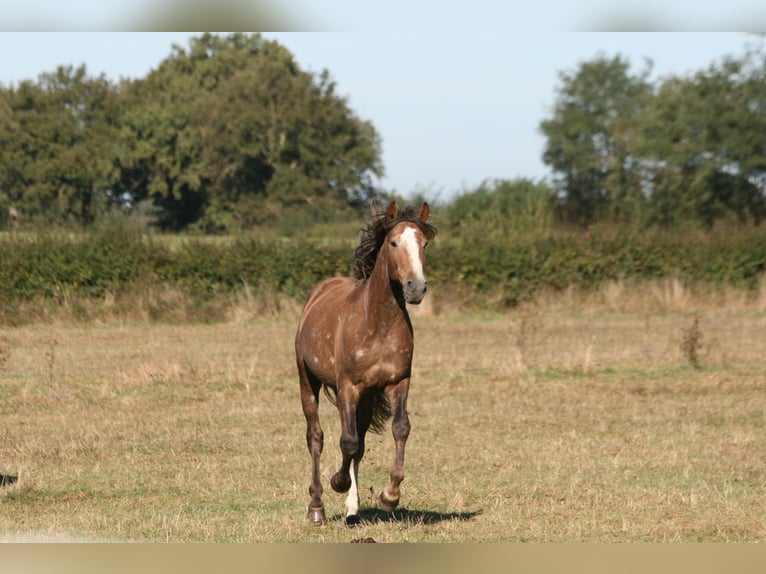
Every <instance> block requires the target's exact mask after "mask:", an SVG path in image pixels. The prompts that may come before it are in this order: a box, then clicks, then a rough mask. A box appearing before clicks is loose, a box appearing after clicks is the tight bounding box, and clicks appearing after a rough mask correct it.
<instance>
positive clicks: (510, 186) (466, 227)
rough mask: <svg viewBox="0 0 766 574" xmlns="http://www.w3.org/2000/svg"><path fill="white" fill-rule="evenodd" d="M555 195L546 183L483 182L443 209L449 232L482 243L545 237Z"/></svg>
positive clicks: (548, 229)
mask: <svg viewBox="0 0 766 574" xmlns="http://www.w3.org/2000/svg"><path fill="white" fill-rule="evenodd" d="M554 207H555V195H554V191H553V189H551V188H550V187H549V186H548V185H546V184H545V183H542V182H540V183H535V182H532V181H530V180H528V179H518V180H510V181H509V180H494V181H485V182H483V183H482V184H481V185H480V186H479V187H477V188H476V189H473V190H470V191H466V192H464V193H462V194H461V195H458V196H457V197H456V198H455V199H453V200H452V201H451V202H450V203H449V205H447V207H446V219H447V223H448V225H449V228H450V230H451V231H452V232H453V233H455V234H456V235H458V236H459V237H461V238H464V239H468V238H473V239H476V240H479V241H481V240H482V239H483V240H485V241H486V240H487V239H489V238H490V236H491V237H493V238H503V237H505V238H507V237H509V236H511V235H529V234H530V233H533V234H539V233H545V232H548V231H550V230H551V229H552V227H553V214H554Z"/></svg>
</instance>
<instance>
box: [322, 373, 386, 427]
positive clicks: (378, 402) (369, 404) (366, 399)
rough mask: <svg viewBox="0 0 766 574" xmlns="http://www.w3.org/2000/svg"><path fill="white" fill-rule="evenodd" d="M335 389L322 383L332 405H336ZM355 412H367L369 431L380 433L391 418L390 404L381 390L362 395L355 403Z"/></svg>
mask: <svg viewBox="0 0 766 574" xmlns="http://www.w3.org/2000/svg"><path fill="white" fill-rule="evenodd" d="M337 393H338V391H337V389H335V388H334V387H329V386H327V385H324V394H325V396H326V397H327V400H329V401H330V402H331V403H332V404H333V405H335V406H336V407H337V406H338V397H337ZM356 408H357V412H358V413H360V414H363V413H364V414H367V413H369V416H370V429H369V430H370V431H372V432H374V433H381V432H382V431H383V430H384V429H385V426H386V422H387V421H388V419H390V418H391V405H389V403H388V399H387V398H386V395H385V393H383V391H382V390H374V391H371V392H369V393H365V394H363V395H362V397H361V399H360V400H359V404H358V405H357V407H356Z"/></svg>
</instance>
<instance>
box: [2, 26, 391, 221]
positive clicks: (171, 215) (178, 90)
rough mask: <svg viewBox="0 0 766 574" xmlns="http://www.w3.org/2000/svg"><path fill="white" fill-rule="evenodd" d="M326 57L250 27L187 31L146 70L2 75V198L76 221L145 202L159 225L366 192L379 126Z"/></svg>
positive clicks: (143, 209) (20, 208)
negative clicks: (299, 57)
mask: <svg viewBox="0 0 766 574" xmlns="http://www.w3.org/2000/svg"><path fill="white" fill-rule="evenodd" d="M335 88H336V86H335V83H334V82H333V80H332V78H331V77H330V74H329V72H327V71H326V70H325V71H323V72H321V73H319V74H313V73H309V72H306V71H303V70H301V69H300V67H299V66H298V64H297V63H296V62H295V59H294V58H293V56H292V54H291V53H290V52H289V51H288V50H287V49H285V48H284V47H282V46H281V45H279V44H278V43H276V42H274V41H269V40H266V39H264V38H263V37H261V36H260V35H259V34H251V35H246V34H231V35H227V36H218V35H214V34H203V35H202V36H200V37H195V38H192V39H191V40H190V42H189V46H188V48H183V47H180V46H173V50H172V53H171V55H170V56H169V57H167V58H166V59H165V60H163V61H162V62H161V63H160V64H159V66H158V67H157V68H156V69H154V70H152V71H151V72H150V73H149V74H148V75H147V76H146V77H144V78H140V79H136V80H121V81H120V82H118V83H116V84H115V83H112V82H110V81H108V80H107V79H106V78H105V77H104V76H103V75H102V76H99V77H92V76H89V75H88V73H87V70H86V68H85V66H84V65H83V66H79V67H77V68H75V67H72V66H60V67H59V68H58V69H56V70H55V71H54V72H51V73H43V74H41V75H40V76H39V78H38V80H37V81H31V80H28V81H23V82H21V83H20V84H19V85H18V86H15V87H14V86H10V87H5V86H0V208H2V214H3V215H5V214H7V213H8V211H9V209H10V208H11V207H13V208H14V209H15V210H16V211H17V212H18V213H20V214H21V217H24V218H26V219H27V220H31V221H34V222H38V223H40V224H59V225H82V226H87V225H89V224H91V223H93V222H94V221H96V220H97V219H98V218H100V217H102V216H104V215H105V214H108V213H124V212H127V211H132V212H140V213H144V214H145V216H146V218H147V219H149V220H151V222H152V223H153V224H156V225H158V226H159V227H161V228H163V229H167V230H182V229H197V230H200V231H205V232H221V231H229V230H236V229H240V228H247V227H251V226H255V225H259V224H261V223H263V222H268V221H271V220H273V219H274V217H275V216H277V215H278V214H280V213H282V212H284V211H289V210H295V209H302V210H305V209H309V210H311V211H312V212H313V213H314V216H315V217H318V218H321V217H322V216H323V215H326V214H328V213H335V212H337V211H339V210H340V211H343V210H348V209H349V208H353V206H355V205H359V204H362V203H365V202H367V201H368V200H369V198H370V197H371V196H373V195H374V194H375V193H376V192H377V190H376V188H375V185H374V182H375V178H376V177H379V176H380V175H382V173H383V165H382V161H381V151H380V138H379V136H378V134H377V132H376V130H375V128H374V126H373V125H372V123H370V122H369V121H365V120H363V119H361V118H359V117H358V116H357V115H356V114H354V112H353V111H352V110H351V109H350V108H349V106H348V104H347V102H346V100H345V99H344V98H343V97H341V96H339V95H338V94H337V93H336V91H335Z"/></svg>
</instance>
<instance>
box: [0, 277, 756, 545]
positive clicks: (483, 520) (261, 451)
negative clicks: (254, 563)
mask: <svg viewBox="0 0 766 574" xmlns="http://www.w3.org/2000/svg"><path fill="white" fill-rule="evenodd" d="M657 289H659V287H658V288H657ZM435 291H437V293H436V295H435V296H436V299H435V302H434V303H433V305H434V307H435V308H436V310H437V311H438V312H436V313H432V312H428V309H425V312H423V313H420V314H416V315H414V317H413V322H414V327H415V341H416V342H415V359H414V374H413V379H412V387H411V391H410V398H409V411H410V418H411V422H412V433H411V435H410V440H409V442H408V445H407V456H406V463H405V480H404V482H403V483H402V501H401V506H400V508H399V509H398V510H397V511H395V512H394V513H393V514H391V515H389V514H386V513H384V512H382V511H380V510H377V509H376V508H375V505H374V503H375V499H376V498H377V494H378V492H379V490H380V489H381V487H382V486H383V485H384V484H385V482H386V481H387V478H388V471H389V469H390V464H391V461H392V457H393V454H394V453H393V439H392V437H391V434H390V430H387V431H385V432H384V433H383V434H382V435H374V434H371V435H369V436H368V450H367V453H366V455H365V458H364V460H363V461H362V466H361V471H360V493H361V498H362V509H361V518H362V521H363V522H362V525H361V526H358V527H356V528H347V527H346V526H345V525H344V522H343V499H344V495H339V494H335V493H334V492H332V490H331V489H330V488H329V478H330V475H331V473H332V472H334V471H335V469H336V468H337V466H338V464H339V461H340V451H339V449H338V440H339V423H338V415H337V412H336V411H335V409H334V407H331V405H330V404H329V403H328V402H327V401H326V400H322V401H321V402H320V417H321V420H322V424H323V427H324V431H325V450H324V454H323V456H322V480H323V482H324V484H325V497H324V498H325V505H326V509H327V518H328V523H327V524H326V525H324V526H321V527H315V526H312V525H310V524H309V523H308V522H307V520H306V518H305V515H306V505H307V502H308V499H309V497H308V493H307V489H308V484H309V479H310V474H309V473H310V461H309V455H308V451H307V449H306V444H305V423H304V419H303V415H302V412H301V408H300V401H299V393H298V380H297V374H296V369H295V365H294V357H293V348H292V340H293V335H294V333H295V328H296V321H297V316H298V311H297V309H288V310H283V311H282V312H281V313H280V314H279V315H278V316H274V317H269V318H255V319H253V318H249V317H247V316H246V314H241V315H235V317H240V319H239V320H234V319H233V320H231V321H229V322H227V323H217V324H212V325H211V324H207V325H205V324H187V325H167V324H149V323H144V322H134V323H131V322H119V321H109V322H103V323H95V322H94V323H84V324H83V323H79V324H78V323H72V322H59V323H54V324H33V325H27V326H22V327H16V328H4V329H1V330H0V379H1V380H2V384H0V410H1V411H2V416H0V473H4V474H17V475H18V481H17V482H16V483H15V484H12V485H8V486H5V487H3V488H0V508H2V511H1V512H0V539H2V540H6V541H7V540H84V541H92V540H96V541H152V542H155V541H157V542H159V541H169V542H192V541H205V542H207V541H209V542H350V541H353V540H358V539H367V538H372V539H374V540H375V541H377V542H489V541H506V542H521V541H534V542H545V541H559V542H573V541H602V542H606V541H614V542H628V541H630V542H634V541H653V542H680V541H687V542H692V541H715V542H723V541H740V542H744V541H761V542H763V541H766V520H764V513H765V512H766V494H765V493H766V488H765V487H766V421H765V420H764V419H765V414H766V369H764V355H763V350H764V349H766V311H765V310H764V305H763V300H764V297H763V294H761V296H760V298H759V299H758V300H757V301H752V300H750V301H749V302H745V300H744V299H742V301H741V302H740V303H738V304H729V303H731V302H730V301H729V303H727V304H721V303H720V302H710V301H708V302H707V303H705V304H703V303H700V302H695V301H688V300H686V299H684V298H683V297H682V296H683V294H681V295H682V296H681V299H679V298H678V297H676V298H675V299H674V300H673V301H671V302H670V303H672V304H666V303H667V302H665V303H662V304H646V301H647V298H648V297H650V294H648V293H649V292H650V291H651V289H649V288H645V289H642V290H641V291H642V293H633V294H632V295H630V294H625V293H622V292H619V293H611V294H610V292H609V291H605V292H602V297H601V299H599V301H593V300H591V301H583V300H578V301H570V300H565V299H564V298H559V299H557V300H555V301H543V302H541V303H538V304H536V305H527V306H524V307H521V308H518V309H516V310H514V311H511V312H508V313H505V314H493V313H487V314H479V313H473V314H470V313H457V312H454V313H451V312H448V311H447V310H446V309H439V306H438V304H437V303H438V301H439V299H438V287H437V288H435ZM657 293H658V295H657V298H659V299H661V298H662V297H663V296H665V295H663V293H666V295H667V292H660V291H657ZM430 296H431V295H429V297H430ZM630 296H632V297H634V301H639V300H640V301H643V303H641V304H630V305H625V304H622V303H621V302H624V301H627V300H628V299H629V298H630ZM667 296H668V297H671V298H672V295H667ZM641 297H643V299H641ZM659 299H658V300H659ZM427 301H429V300H428V299H427ZM679 301H680V302H679ZM695 319H698V321H697V326H696V327H694V325H695ZM692 351H693V353H694V354H695V356H696V360H692ZM322 399H324V397H322ZM388 428H389V429H390V426H389V427H388Z"/></svg>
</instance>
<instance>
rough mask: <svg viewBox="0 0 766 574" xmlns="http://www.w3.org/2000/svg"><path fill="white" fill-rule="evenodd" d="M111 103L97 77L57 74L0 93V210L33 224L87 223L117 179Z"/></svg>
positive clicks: (67, 70)
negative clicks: (14, 211) (10, 210)
mask: <svg viewBox="0 0 766 574" xmlns="http://www.w3.org/2000/svg"><path fill="white" fill-rule="evenodd" d="M117 117H119V102H118V99H117V90H116V89H115V87H114V86H112V85H110V84H109V82H108V81H107V80H106V79H105V78H104V77H103V76H101V77H98V78H90V77H88V76H87V74H86V70H85V67H84V66H80V67H79V68H77V69H74V68H72V67H71V66H69V67H59V68H58V69H57V70H56V71H55V72H53V73H46V74H41V75H40V77H39V80H38V82H37V83H33V82H30V81H27V82H22V83H21V84H20V85H19V86H18V88H16V89H4V90H3V89H0V209H2V213H3V215H4V214H5V213H7V210H8V207H9V206H10V205H14V206H16V207H17V209H18V210H19V211H20V212H21V213H23V214H24V218H25V219H29V220H32V221H39V222H41V223H46V224H50V223H58V224H66V223H73V222H74V223H80V224H89V223H92V222H93V221H94V220H95V219H96V216H97V215H99V214H101V213H103V212H104V211H105V210H106V208H107V207H108V204H109V201H110V196H109V193H108V191H109V190H111V189H112V185H113V183H114V181H115V179H116V177H117V171H116V169H115V165H114V163H113V158H114V157H115V154H116V153H117V145H118V144H117V141H116V140H117V137H116V136H117V125H116V121H117V120H116V118H117Z"/></svg>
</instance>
